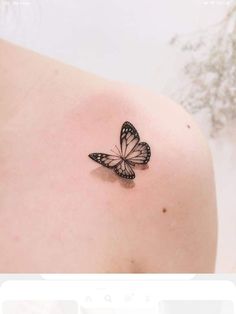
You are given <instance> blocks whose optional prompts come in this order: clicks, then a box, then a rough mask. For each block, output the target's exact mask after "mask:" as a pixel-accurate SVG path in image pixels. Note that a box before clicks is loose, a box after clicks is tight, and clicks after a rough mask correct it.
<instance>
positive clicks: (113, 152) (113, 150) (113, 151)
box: [111, 149, 119, 156]
mask: <svg viewBox="0 0 236 314" xmlns="http://www.w3.org/2000/svg"><path fill="white" fill-rule="evenodd" d="M111 152H113V153H114V154H115V155H116V156H119V155H118V154H117V153H116V152H114V150H113V149H111Z"/></svg>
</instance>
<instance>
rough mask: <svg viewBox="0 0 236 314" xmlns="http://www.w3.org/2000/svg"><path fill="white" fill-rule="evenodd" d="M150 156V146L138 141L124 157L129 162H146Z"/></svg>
mask: <svg viewBox="0 0 236 314" xmlns="http://www.w3.org/2000/svg"><path fill="white" fill-rule="evenodd" d="M150 157H151V148H150V146H149V145H148V144H147V143H145V142H140V143H138V145H136V146H135V147H134V149H133V150H132V151H131V152H130V153H129V155H128V156H127V157H126V160H127V161H128V162H129V163H130V164H131V165H133V166H134V165H135V164H147V163H148V162H149V160H150Z"/></svg>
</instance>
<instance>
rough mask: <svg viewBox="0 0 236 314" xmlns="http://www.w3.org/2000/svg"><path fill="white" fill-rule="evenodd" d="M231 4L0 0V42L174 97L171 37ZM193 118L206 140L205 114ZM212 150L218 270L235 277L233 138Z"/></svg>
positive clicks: (202, 25)
mask: <svg viewBox="0 0 236 314" xmlns="http://www.w3.org/2000/svg"><path fill="white" fill-rule="evenodd" d="M234 1H235V0H219V1H217V0H216V1H205V0H179V1H175V0H126V1H121V0H86V1H82V0H0V37H1V38H4V39H6V40H9V41H12V42H14V43H17V44H20V45H22V46H24V47H27V48H30V49H33V50H35V51H37V52H40V53H42V54H45V55H48V56H51V57H53V58H57V59H59V60H62V61H64V62H66V63H70V64H72V65H74V66H78V67H79V68H81V69H84V70H86V71H90V72H93V73H96V74H98V75H100V76H103V77H106V78H108V79H113V80H121V81H126V82H128V83H131V84H138V85H142V86H145V87H147V88H149V89H152V90H154V91H157V92H159V93H164V94H166V95H168V96H170V97H172V98H173V92H175V91H176V90H178V86H179V80H180V71H181V68H182V66H183V64H184V62H185V59H184V58H185V57H186V56H185V55H184V54H183V53H182V52H181V51H180V50H178V49H176V48H174V47H173V46H171V45H170V44H169V42H170V40H171V38H172V37H173V36H174V35H175V34H180V35H181V34H187V35H190V36H191V34H193V36H194V33H195V32H196V31H198V30H200V29H207V28H208V27H210V26H211V25H212V24H215V23H217V22H218V21H219V20H221V19H222V18H223V17H224V15H225V14H226V12H227V10H228V8H229V6H230V5H232V4H233V3H234ZM196 119H197V120H198V122H199V123H200V125H201V126H202V129H203V131H204V132H205V133H206V135H207V136H208V129H209V127H208V125H207V122H206V118H205V117H204V115H197V116H196ZM209 140H210V145H211V148H212V153H213V159H214V166H215V175H216V185H217V199H218V208H219V243H218V257H217V269H216V271H217V272H233V271H235V272H236V243H235V239H236V198H235V187H236V144H235V143H236V132H235V129H234V127H232V126H231V127H227V128H225V129H224V130H223V131H222V132H221V133H219V134H218V135H217V137H215V138H214V139H212V138H209Z"/></svg>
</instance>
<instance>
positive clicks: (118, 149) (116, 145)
mask: <svg viewBox="0 0 236 314" xmlns="http://www.w3.org/2000/svg"><path fill="white" fill-rule="evenodd" d="M115 147H116V149H117V150H118V153H119V155H122V154H121V151H120V150H119V148H118V147H117V145H116V146H115Z"/></svg>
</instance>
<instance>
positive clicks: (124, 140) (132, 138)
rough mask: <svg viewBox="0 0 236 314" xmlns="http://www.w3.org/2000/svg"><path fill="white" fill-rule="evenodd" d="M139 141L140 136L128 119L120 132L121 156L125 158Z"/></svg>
mask: <svg viewBox="0 0 236 314" xmlns="http://www.w3.org/2000/svg"><path fill="white" fill-rule="evenodd" d="M139 141H140V137H139V134H138V131H137V130H136V129H135V127H134V126H133V125H132V124H131V123H130V122H128V121H126V122H124V123H123V125H122V127H121V132H120V149H121V155H122V157H124V158H126V156H127V155H128V154H129V153H130V152H132V150H133V149H134V148H135V147H136V145H137V144H138V143H139Z"/></svg>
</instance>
